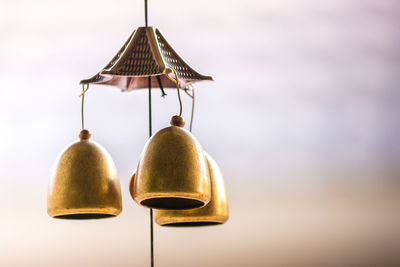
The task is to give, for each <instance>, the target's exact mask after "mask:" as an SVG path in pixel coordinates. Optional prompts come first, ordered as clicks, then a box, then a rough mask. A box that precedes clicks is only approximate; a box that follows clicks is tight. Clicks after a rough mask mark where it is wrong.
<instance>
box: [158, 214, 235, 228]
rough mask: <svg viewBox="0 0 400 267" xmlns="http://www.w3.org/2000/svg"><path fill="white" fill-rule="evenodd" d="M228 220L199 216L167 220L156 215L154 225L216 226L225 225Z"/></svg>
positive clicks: (219, 216) (218, 216)
mask: <svg viewBox="0 0 400 267" xmlns="http://www.w3.org/2000/svg"><path fill="white" fill-rule="evenodd" d="M228 219H229V215H215V216H202V217H201V216H200V217H197V218H194V217H191V216H178V217H176V216H174V217H169V218H168V219H163V218H162V217H158V218H157V215H156V216H155V221H156V223H157V224H158V225H160V226H165V227H193V226H216V225H221V224H224V223H226V222H227V221H228ZM188 220H189V221H188Z"/></svg>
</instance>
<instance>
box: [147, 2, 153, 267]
mask: <svg viewBox="0 0 400 267" xmlns="http://www.w3.org/2000/svg"><path fill="white" fill-rule="evenodd" d="M146 2H147V1H146ZM147 79H148V83H149V138H150V137H151V136H152V135H153V128H152V113H151V76H149V77H148V78H147ZM153 233H154V231H153V209H150V266H151V267H154V236H153Z"/></svg>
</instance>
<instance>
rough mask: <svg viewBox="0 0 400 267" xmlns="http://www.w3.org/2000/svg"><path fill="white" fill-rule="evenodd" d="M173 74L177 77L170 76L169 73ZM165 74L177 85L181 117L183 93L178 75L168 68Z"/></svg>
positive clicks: (180, 114)
mask: <svg viewBox="0 0 400 267" xmlns="http://www.w3.org/2000/svg"><path fill="white" fill-rule="evenodd" d="M171 72H173V73H174V75H175V77H171V76H169V73H171ZM164 74H166V76H167V78H168V79H170V80H171V81H173V82H174V83H175V84H176V91H177V92H178V100H179V116H182V99H181V93H180V90H179V89H180V86H179V80H178V74H177V73H176V70H174V69H172V68H166V69H165V70H164Z"/></svg>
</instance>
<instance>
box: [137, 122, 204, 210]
mask: <svg viewBox="0 0 400 267" xmlns="http://www.w3.org/2000/svg"><path fill="white" fill-rule="evenodd" d="M135 176H136V177H135ZM135 176H134V177H132V179H133V190H132V191H133V192H132V193H133V198H134V200H135V201H136V202H137V203H139V204H140V205H143V206H146V207H150V208H158V209H193V208H199V207H202V206H204V205H206V204H207V203H208V202H209V200H210V193H211V185H210V178H209V174H208V168H207V162H206V160H205V157H204V154H203V151H202V148H201V146H200V144H199V142H198V141H197V140H196V138H195V137H194V136H193V135H192V134H191V133H189V132H188V131H187V130H185V129H182V128H180V127H177V126H170V127H167V128H164V129H162V130H160V131H158V132H157V133H156V134H155V135H154V136H153V137H152V138H151V139H149V141H148V142H147V143H146V145H145V147H144V150H143V152H142V155H141V159H140V162H139V165H138V168H137V172H136V175H135Z"/></svg>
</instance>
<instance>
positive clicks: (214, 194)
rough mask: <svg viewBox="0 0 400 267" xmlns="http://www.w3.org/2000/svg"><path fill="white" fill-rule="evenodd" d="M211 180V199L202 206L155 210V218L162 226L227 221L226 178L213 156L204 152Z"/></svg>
mask: <svg viewBox="0 0 400 267" xmlns="http://www.w3.org/2000/svg"><path fill="white" fill-rule="evenodd" d="M204 155H205V156H206V159H207V164H208V169H209V172H210V180H211V200H210V202H209V203H208V204H207V205H206V206H205V207H202V208H199V209H192V210H155V211H154V218H155V221H156V223H157V224H159V225H161V226H208V225H217V224H223V223H225V222H226V221H227V220H228V218H229V208H228V197H227V195H226V190H225V185H224V179H223V177H222V174H221V171H220V169H219V167H218V165H217V163H216V162H215V160H214V159H213V158H211V156H210V155H208V154H207V153H204Z"/></svg>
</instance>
